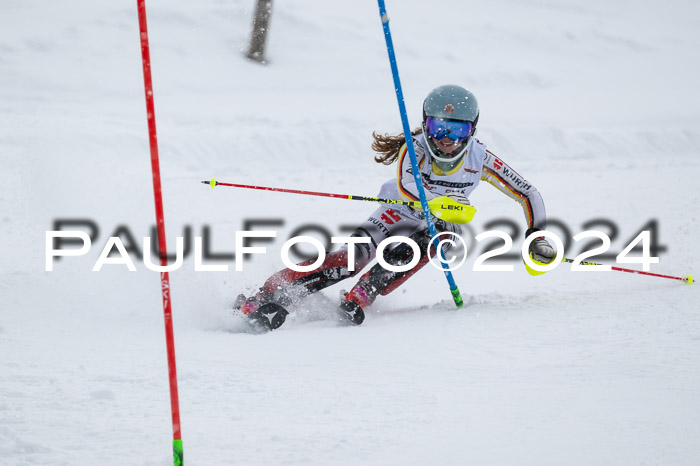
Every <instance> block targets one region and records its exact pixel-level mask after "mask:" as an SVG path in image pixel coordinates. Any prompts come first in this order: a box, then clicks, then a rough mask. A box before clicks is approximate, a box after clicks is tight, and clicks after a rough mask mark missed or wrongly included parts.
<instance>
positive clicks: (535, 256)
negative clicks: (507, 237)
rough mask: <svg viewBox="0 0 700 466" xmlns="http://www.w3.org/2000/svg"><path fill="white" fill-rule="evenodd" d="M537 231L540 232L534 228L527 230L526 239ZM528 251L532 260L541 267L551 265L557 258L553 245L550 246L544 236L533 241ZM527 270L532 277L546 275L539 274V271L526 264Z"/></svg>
mask: <svg viewBox="0 0 700 466" xmlns="http://www.w3.org/2000/svg"><path fill="white" fill-rule="evenodd" d="M536 231H539V230H537V229H534V228H531V229H529V230H527V233H525V237H528V236H530V234H531V233H534V232H536ZM528 250H529V253H530V258H531V259H532V260H533V261H535V262H536V263H537V264H539V265H547V264H550V263H551V262H552V261H553V260H554V257H555V256H556V253H555V251H554V248H553V247H552V245H551V244H549V243H548V242H547V240H546V239H544V236H540V237H538V238H535V239H533V240H532V241H531V242H530V247H529V248H528ZM525 268H526V269H527V272H528V273H529V274H530V275H541V274H543V273H545V272H538V271H536V270H534V269H532V268H530V267H529V266H528V265H527V264H525Z"/></svg>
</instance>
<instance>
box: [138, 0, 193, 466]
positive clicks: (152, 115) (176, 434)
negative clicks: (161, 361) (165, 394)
mask: <svg viewBox="0 0 700 466" xmlns="http://www.w3.org/2000/svg"><path fill="white" fill-rule="evenodd" d="M137 5H138V12H139V13H138V14H139V31H140V33H141V57H142V59H143V84H144V89H145V91H146V113H147V115H148V142H149V145H150V147H151V169H152V172H153V195H154V198H155V206H156V225H157V228H158V252H159V254H160V265H162V266H166V265H168V259H167V255H168V253H167V247H166V245H165V220H164V216H163V195H162V193H161V186H160V163H159V162H158V138H157V136H156V110H155V104H154V102H153V82H152V80H151V56H150V52H149V48H148V28H147V25H146V1H145V0H137ZM160 287H161V292H162V295H163V316H164V319H165V342H166V345H167V353H168V374H169V379H170V409H171V412H172V420H173V462H174V464H175V466H181V465H183V464H184V463H183V452H182V435H181V432H180V402H179V399H178V394H177V370H176V366H175V337H174V334H173V313H172V307H171V304H170V299H171V296H170V276H169V274H168V272H161V274H160Z"/></svg>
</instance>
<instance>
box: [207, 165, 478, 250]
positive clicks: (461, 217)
mask: <svg viewBox="0 0 700 466" xmlns="http://www.w3.org/2000/svg"><path fill="white" fill-rule="evenodd" d="M202 183H203V184H208V185H209V186H211V189H214V188H215V187H216V186H229V187H232V188H244V189H260V190H263V191H276V192H280V193H292V194H303V195H306V196H323V197H333V198H336V199H351V200H353V201H367V202H378V203H380V204H395V205H407V206H410V207H412V208H414V209H416V210H421V209H422V207H421V203H420V202H419V201H403V200H400V199H382V198H378V197H368V196H354V195H350V194H334V193H320V192H316V191H302V190H299V189H286V188H271V187H268V186H253V185H247V184H235V183H222V182H220V181H216V178H212V179H211V181H202ZM428 205H429V206H430V209H431V210H432V211H433V212H435V216H436V217H438V218H440V219H443V220H445V221H446V222H450V223H460V224H461V223H468V222H471V220H472V218H474V214H475V213H476V208H475V207H474V206H467V205H463V204H460V203H458V202H457V201H455V200H454V199H450V198H449V197H444V196H443V197H438V198H435V199H432V200H431V201H430V202H428ZM431 234H432V232H431ZM433 236H435V235H433Z"/></svg>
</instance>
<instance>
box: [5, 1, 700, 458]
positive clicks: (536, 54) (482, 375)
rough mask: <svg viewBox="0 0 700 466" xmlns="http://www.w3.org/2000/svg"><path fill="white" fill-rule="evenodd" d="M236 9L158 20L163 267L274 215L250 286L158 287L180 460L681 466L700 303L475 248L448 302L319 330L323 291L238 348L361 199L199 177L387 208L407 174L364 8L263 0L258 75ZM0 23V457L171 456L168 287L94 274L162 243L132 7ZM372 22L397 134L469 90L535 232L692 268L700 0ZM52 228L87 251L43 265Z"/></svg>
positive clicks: (188, 11)
mask: <svg viewBox="0 0 700 466" xmlns="http://www.w3.org/2000/svg"><path fill="white" fill-rule="evenodd" d="M253 4H254V1H253V0H246V1H240V0H229V1H225V2H224V1H221V0H204V1H199V2H185V1H182V0H169V1H165V0H149V1H148V5H147V7H148V19H149V36H150V41H151V57H152V65H153V77H154V86H155V99H156V109H157V110H156V115H157V123H158V135H159V144H160V155H161V171H162V177H163V191H164V202H165V214H166V224H167V233H168V241H169V246H170V248H171V249H172V248H173V247H174V244H175V241H174V239H175V237H176V236H181V235H182V234H183V231H184V228H185V226H187V225H189V226H191V227H192V233H193V235H194V236H201V235H202V229H203V227H204V226H205V225H208V226H210V227H211V233H212V240H213V246H212V248H213V250H214V251H216V252H232V251H233V249H234V241H233V237H234V236H233V235H234V232H235V231H236V230H242V229H243V222H244V220H246V219H256V218H257V219H260V218H268V219H282V220H283V221H284V226H283V227H281V228H279V230H278V239H277V240H276V241H275V243H274V244H271V245H270V246H269V248H268V255H267V256H266V257H256V258H254V259H253V260H251V261H249V262H246V264H245V271H244V272H243V273H240V272H238V273H237V272H234V271H233V263H232V262H230V261H228V262H225V263H228V264H229V266H230V268H231V271H229V272H228V273H203V272H198V273H195V272H194V270H193V269H194V266H193V259H192V258H191V257H190V258H188V259H187V260H186V261H185V265H184V266H183V267H182V268H181V269H180V270H179V271H177V272H174V273H172V274H171V280H172V298H173V310H174V323H175V333H176V347H177V362H178V375H179V388H180V406H181V413H182V427H183V439H184V447H185V448H184V451H185V458H186V462H187V464H196V465H211V464H241V465H264V464H324V465H326V464H363V465H368V464H372V465H374V464H376V465H380V464H381V465H384V464H402V465H403V464H415V465H418V464H498V465H501V464H537V465H542V464H552V465H555V464H556V465H559V464H575V465H591V464H615V465H620V464H626V465H636V464H673V465H690V464H697V463H698V458H700V442H698V439H700V373H699V369H698V368H700V313H699V312H698V311H700V306H698V302H699V299H698V298H700V294H699V293H700V291H699V288H698V286H697V285H693V286H683V285H682V284H680V283H678V282H675V281H671V280H663V279H656V278H648V277H641V276H635V275H630V274H624V273H617V272H611V273H609V274H602V273H572V272H570V271H569V270H568V267H567V266H563V265H562V266H561V267H560V268H559V269H557V270H556V271H553V272H551V273H548V274H546V275H544V276H540V277H530V276H529V275H527V274H526V273H525V271H524V270H523V267H522V265H521V264H520V263H519V262H518V261H515V262H514V264H515V268H516V271H514V272H511V273H506V272H499V273H485V272H473V271H471V265H472V264H473V260H474V257H475V254H473V253H472V254H470V256H469V257H470V259H469V260H468V261H467V264H466V266H465V267H464V268H463V269H461V270H459V271H457V272H456V273H455V277H456V279H457V281H458V284H459V286H460V289H461V290H462V293H463V295H464V296H465V299H466V301H467V306H466V307H465V308H464V309H462V310H454V308H453V306H452V304H451V301H450V299H449V298H450V297H449V294H448V290H447V285H446V283H445V279H444V277H443V276H442V274H441V273H439V272H438V271H436V270H433V269H432V268H427V267H426V269H424V270H422V271H421V272H419V273H418V274H417V275H416V276H415V277H413V278H412V279H411V280H410V281H409V282H408V283H407V284H406V286H404V287H403V288H402V289H400V290H398V291H397V292H395V293H393V294H392V295H390V296H388V297H382V298H380V299H379V300H378V301H377V302H376V304H375V305H374V306H373V307H372V308H371V309H370V310H369V312H368V316H367V319H366V322H365V324H363V325H362V326H361V327H357V328H355V327H353V328H350V327H338V326H337V325H335V324H334V322H333V321H332V320H329V317H328V316H327V312H328V308H329V306H330V303H332V302H334V301H335V300H336V299H337V295H338V292H339V289H340V288H341V286H336V287H333V288H330V289H328V290H326V291H324V292H323V296H319V297H316V298H314V299H310V300H309V301H308V302H307V303H306V304H305V305H304V306H302V307H301V308H300V309H296V311H295V312H294V313H293V314H292V315H291V316H290V319H289V322H288V323H287V324H285V326H284V327H283V328H281V329H279V330H278V331H275V332H272V333H270V334H266V335H251V334H247V333H242V330H243V329H244V327H243V325H242V322H241V321H240V320H239V318H238V317H236V316H234V315H233V314H232V313H231V312H230V310H229V308H230V305H231V303H232V302H233V299H234V298H235V296H236V295H237V294H238V293H239V292H242V291H244V292H249V291H251V290H253V289H254V288H255V287H256V286H258V285H259V284H261V283H262V281H264V279H265V278H266V277H267V276H268V275H270V274H271V273H273V272H274V271H276V270H278V269H280V268H281V267H282V264H281V261H280V260H279V255H278V254H279V249H280V247H281V244H282V242H283V240H284V239H286V238H287V237H288V236H289V235H290V233H291V232H292V231H293V230H294V229H295V228H297V227H299V226H300V225H304V224H306V223H315V224H321V225H325V226H326V227H327V228H328V229H329V230H331V231H332V232H333V233H334V234H338V233H340V231H339V228H340V226H341V225H348V224H349V225H352V224H356V223H358V222H360V221H362V220H363V219H364V218H365V217H366V216H367V215H368V214H369V213H370V212H371V211H372V210H373V209H374V206H373V205H370V204H364V203H359V202H349V201H342V200H334V199H325V198H310V197H300V196H293V195H286V194H278V193H263V192H259V191H244V190H235V189H230V188H229V189H228V190H226V189H224V188H220V189H218V190H215V191H211V190H210V189H208V188H207V187H204V186H202V185H201V184H199V181H200V180H203V179H210V178H211V177H212V176H216V177H217V178H218V179H219V180H221V181H228V182H234V183H235V182H247V183H252V184H259V185H271V186H281V187H288V188H297V189H310V190H316V191H330V192H340V193H348V194H360V195H374V194H375V193H376V192H377V190H378V188H379V186H380V184H381V183H382V182H383V181H384V180H386V179H388V178H390V177H392V176H394V170H395V167H384V166H379V165H377V164H375V163H374V162H373V154H372V152H371V150H370V148H369V145H370V143H371V133H372V131H373V130H378V131H381V132H398V130H400V127H401V126H400V120H399V115H398V110H397V105H396V100H395V95H394V92H393V83H392V80H391V74H390V69H389V64H388V60H387V55H386V50H385V46H384V40H383V37H382V31H381V24H380V21H379V18H378V12H377V7H376V4H374V3H373V2H355V1H353V2H348V1H345V2H341V1H338V0H334V1H320V0H304V1H302V0H285V1H278V2H275V3H274V12H273V17H272V22H271V35H270V41H269V47H268V58H269V64H268V65H267V66H260V65H257V64H254V63H251V62H248V61H247V60H245V58H244V56H243V55H244V50H245V49H246V46H247V38H248V35H249V32H250V21H251V18H252V14H253V12H252V9H253ZM1 8H2V14H0V153H1V154H2V157H1V158H0V170H1V171H2V174H3V177H2V179H3V182H2V185H3V188H2V190H1V191H0V208H1V210H0V212H1V215H0V232H1V233H2V241H0V248H1V249H0V263H1V265H0V267H1V269H0V296H1V301H0V464H3V465H5V464H8V465H29V464H52V465H61V464H71V465H74V464H86V465H87V464H103V465H107V464H120V465H121V464H134V465H150V464H155V465H167V464H171V461H172V458H171V453H170V448H171V439H172V431H171V423H170V403H169V393H168V384H167V365H166V356H165V342H164V333H163V315H162V311H161V297H160V293H159V279H158V275H157V274H156V273H154V272H150V271H148V270H146V268H145V267H144V265H143V263H142V262H140V261H136V265H137V268H138V271H137V272H128V271H127V270H126V268H125V267H123V266H115V265H108V266H105V268H104V269H103V270H102V271H101V272H100V273H93V272H91V268H92V266H93V264H94V262H95V260H96V259H97V257H98V255H99V252H100V250H101V248H102V246H104V244H105V243H106V240H107V237H108V236H109V235H110V234H111V233H112V232H114V231H115V230H116V229H117V228H118V227H119V226H120V225H126V226H128V228H129V231H130V232H131V233H132V234H133V236H134V237H135V238H136V239H137V241H139V242H140V240H141V238H143V236H146V235H148V234H149V229H150V227H151V225H152V224H153V223H154V209H153V201H152V198H153V194H152V185H151V172H150V161H149V151H148V140H147V131H146V118H145V105H144V100H143V81H142V70H141V56H140V47H139V40H138V39H139V33H138V23H137V17H136V2H121V1H120V2H94V1H87V0H73V1H70V2H39V1H37V0H24V1H18V0H6V1H4V2H2V4H1ZM387 8H388V10H389V15H390V17H391V27H392V32H393V37H394V42H395V45H396V53H397V57H398V64H399V69H400V72H401V77H402V83H403V87H404V92H405V95H406V99H407V100H406V105H407V108H408V112H409V117H410V120H411V125H412V126H417V125H418V123H419V121H420V105H421V102H422V99H423V97H424V95H425V94H426V93H427V92H428V91H429V90H430V89H431V88H433V87H435V86H437V85H440V84H443V83H456V84H461V85H464V86H466V87H469V88H470V89H472V90H473V91H474V92H475V93H476V95H477V96H478V98H479V101H480V104H481V108H482V113H481V120H480V125H479V137H480V138H481V139H482V140H483V141H485V142H486V143H487V145H488V146H489V147H490V148H491V149H492V150H493V151H494V152H496V153H497V154H499V155H500V156H502V157H503V159H504V160H505V161H507V162H508V163H510V164H511V165H512V166H513V167H514V168H515V169H516V170H518V171H519V172H521V173H522V174H523V175H524V176H525V177H526V178H528V179H529V180H530V181H531V182H532V183H533V184H534V185H535V186H537V187H538V189H539V190H540V192H541V193H542V195H543V197H544V199H545V202H546V205H547V209H548V214H549V215H550V216H551V217H553V218H557V219H560V220H562V221H563V222H565V223H566V224H567V225H568V226H569V228H570V229H571V230H572V234H575V233H578V232H580V231H583V229H584V227H583V224H584V223H586V222H587V221H589V220H592V219H596V218H605V219H610V220H612V221H613V222H615V224H616V225H617V226H618V227H619V235H618V237H617V238H616V239H615V240H614V241H613V247H612V250H613V251H614V252H619V251H621V250H622V248H623V247H624V246H625V245H626V242H627V240H629V239H630V238H631V237H633V236H634V235H635V234H636V232H637V231H638V230H639V229H640V227H641V226H642V225H644V224H645V223H646V222H647V221H648V220H650V219H657V220H658V224H659V232H660V238H659V241H660V243H662V244H663V245H665V246H666V247H667V251H666V252H664V253H663V254H661V255H660V257H661V261H660V263H659V264H658V265H655V266H653V267H652V271H655V272H659V273H668V274H673V275H685V274H687V273H692V272H696V274H697V273H698V270H697V264H698V260H699V259H700V246H699V243H698V236H697V232H698V231H700V228H699V227H700V221H699V218H698V211H697V205H698V204H700V196H699V195H698V191H697V189H696V184H697V179H698V175H700V171H699V168H700V162H699V161H698V155H700V110H699V109H700V93H698V90H697V81H698V78H697V76H698V72H699V71H700V55H698V53H697V51H698V48H699V47H700V33H698V29H697V18H698V17H700V3H698V2H696V1H694V0H672V1H666V2H660V1H642V2H640V1H632V0H615V1H605V2H604V1H596V2H590V1H583V0H567V1H554V0H552V1H513V0H494V1H491V2H479V3H478V4H477V3H474V2H463V1H457V0H450V1H442V2H439V3H438V2H433V3H428V2H418V1H415V0H404V1H401V2H398V1H396V2H389V4H388V5H387ZM471 200H472V203H473V204H474V205H476V206H477V207H478V209H479V211H478V213H477V217H476V219H475V221H474V223H473V225H472V227H473V229H474V232H480V231H483V230H484V229H485V225H486V224H487V223H488V222H489V221H491V220H494V219H499V218H504V217H507V218H510V219H513V220H515V221H517V223H518V224H519V225H520V226H521V227H522V225H523V218H522V212H521V211H520V208H519V207H518V205H517V204H515V203H513V202H512V201H510V200H509V199H507V198H506V197H505V196H503V195H501V194H500V193H498V192H497V191H496V190H495V189H491V187H489V186H488V185H484V186H483V187H481V188H480V189H478V190H477V191H476V192H475V193H474V196H473V197H472V199H471ZM61 218H63V219H66V218H72V219H76V218H78V219H80V218H84V219H92V220H94V221H95V222H97V224H98V225H99V226H100V236H99V238H98V239H97V240H96V241H95V243H94V245H93V248H92V250H91V252H90V254H89V255H87V256H85V257H80V258H64V259H62V260H60V261H58V262H57V263H56V266H55V269H54V271H53V272H50V273H49V272H45V271H44V235H45V232H46V231H47V230H51V229H53V222H54V221H55V220H56V219H61ZM256 229H262V228H260V227H257V228H256ZM555 231H556V230H555ZM521 234H522V231H521ZM517 244H518V241H516V245H517ZM576 251H578V249H575V251H574V252H576ZM342 286H343V287H345V288H349V287H350V286H352V283H344V284H343V285H342Z"/></svg>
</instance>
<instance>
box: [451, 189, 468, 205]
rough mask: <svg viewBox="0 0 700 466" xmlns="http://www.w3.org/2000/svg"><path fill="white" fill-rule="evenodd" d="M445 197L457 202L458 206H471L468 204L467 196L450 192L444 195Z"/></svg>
mask: <svg viewBox="0 0 700 466" xmlns="http://www.w3.org/2000/svg"><path fill="white" fill-rule="evenodd" d="M445 196H447V197H449V198H450V199H452V200H454V201H456V202H459V203H460V204H464V205H471V204H470V203H469V199H468V198H467V196H465V195H464V194H462V193H460V192H458V191H451V192H449V193H447V194H445Z"/></svg>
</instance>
